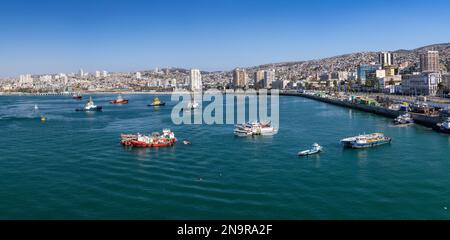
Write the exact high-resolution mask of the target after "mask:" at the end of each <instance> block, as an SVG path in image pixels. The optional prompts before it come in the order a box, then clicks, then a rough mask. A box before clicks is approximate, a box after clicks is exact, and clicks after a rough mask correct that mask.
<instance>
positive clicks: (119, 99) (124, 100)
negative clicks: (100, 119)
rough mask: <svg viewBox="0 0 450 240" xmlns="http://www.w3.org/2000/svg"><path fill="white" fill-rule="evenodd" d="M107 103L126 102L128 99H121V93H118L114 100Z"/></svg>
mask: <svg viewBox="0 0 450 240" xmlns="http://www.w3.org/2000/svg"><path fill="white" fill-rule="evenodd" d="M109 103H111V104H128V100H127V99H123V97H122V95H120V94H119V96H117V99H116V100H112V101H110V102H109Z"/></svg>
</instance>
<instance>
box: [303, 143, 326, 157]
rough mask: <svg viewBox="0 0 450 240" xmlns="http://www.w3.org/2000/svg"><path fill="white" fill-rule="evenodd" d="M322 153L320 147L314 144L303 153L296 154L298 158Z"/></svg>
mask: <svg viewBox="0 0 450 240" xmlns="http://www.w3.org/2000/svg"><path fill="white" fill-rule="evenodd" d="M320 152H322V146H320V145H319V144H317V143H314V144H313V145H312V148H311V149H309V150H305V151H301V152H299V153H298V155H299V156H309V155H313V154H318V153H320Z"/></svg>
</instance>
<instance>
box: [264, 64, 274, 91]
mask: <svg viewBox="0 0 450 240" xmlns="http://www.w3.org/2000/svg"><path fill="white" fill-rule="evenodd" d="M274 81H275V70H273V69H271V70H267V71H264V81H263V88H272V83H273V82H274Z"/></svg>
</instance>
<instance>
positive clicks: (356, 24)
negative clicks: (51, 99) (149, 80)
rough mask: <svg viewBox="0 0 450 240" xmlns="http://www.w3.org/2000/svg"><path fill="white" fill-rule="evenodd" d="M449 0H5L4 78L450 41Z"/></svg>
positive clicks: (224, 64)
mask: <svg viewBox="0 0 450 240" xmlns="http://www.w3.org/2000/svg"><path fill="white" fill-rule="evenodd" d="M449 12H450V3H449V2H448V1H443V0H442V1H432V0H430V1H423V0H422V1H416V0H409V1H396V2H391V1H386V0H378V1H374V0H372V1H361V0H360V1H356V0H354V1H352V0H341V1H337V0H335V1H332V0H322V1H317V0H309V1H300V0H297V1H288V0H191V1H188V0H184V1H182V0H164V1H157V0H154V1H151V0H147V1H144V0H142V1H139V0H128V1H125V0H2V1H1V2H0V76H3V77H6V76H16V75H18V74H20V73H33V74H39V73H57V72H76V71H77V70H78V69H80V68H83V69H84V70H85V71H91V72H92V71H95V70H103V69H104V70H108V71H137V70H143V69H153V68H155V67H167V66H173V67H185V68H191V67H196V68H200V69H202V70H230V69H232V68H234V67H238V66H242V67H246V66H254V65H259V64H264V63H272V62H280V61H296V60H309V59H317V58H322V57H328V56H334V55H338V54H344V53H350V52H357V51H379V50H395V49H400V48H405V49H411V48H416V47H420V46H423V45H428V44H433V43H442V42H449V39H450V27H449V26H450V14H448V13H449Z"/></svg>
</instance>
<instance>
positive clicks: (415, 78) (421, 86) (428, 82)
mask: <svg viewBox="0 0 450 240" xmlns="http://www.w3.org/2000/svg"><path fill="white" fill-rule="evenodd" d="M441 81H442V79H441V74H440V73H434V72H430V73H420V74H411V75H403V77H402V91H403V93H406V94H411V95H427V96H428V95H429V96H434V95H436V93H437V91H438V84H439V83H440V82H441Z"/></svg>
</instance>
